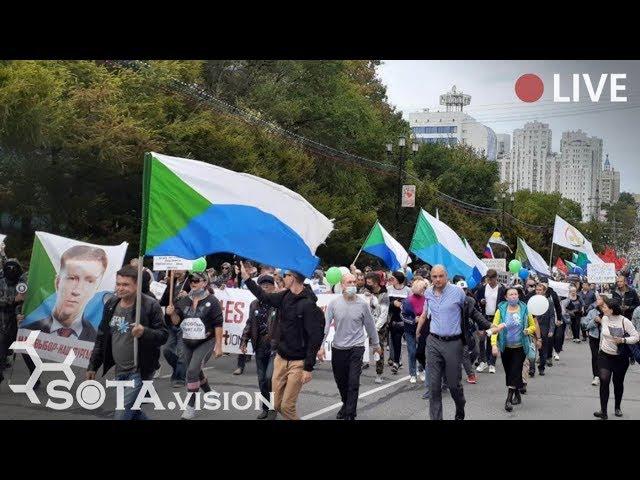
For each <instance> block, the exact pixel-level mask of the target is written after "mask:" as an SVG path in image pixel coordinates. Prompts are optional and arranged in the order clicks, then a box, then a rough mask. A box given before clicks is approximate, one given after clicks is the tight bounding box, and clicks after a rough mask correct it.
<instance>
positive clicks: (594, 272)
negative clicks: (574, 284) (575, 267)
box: [587, 263, 616, 283]
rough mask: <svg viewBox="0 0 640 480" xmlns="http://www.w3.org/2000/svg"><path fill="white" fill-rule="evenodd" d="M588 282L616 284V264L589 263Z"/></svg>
mask: <svg viewBox="0 0 640 480" xmlns="http://www.w3.org/2000/svg"><path fill="white" fill-rule="evenodd" d="M587 280H588V281H589V283H616V265H615V263H589V264H588V265H587Z"/></svg>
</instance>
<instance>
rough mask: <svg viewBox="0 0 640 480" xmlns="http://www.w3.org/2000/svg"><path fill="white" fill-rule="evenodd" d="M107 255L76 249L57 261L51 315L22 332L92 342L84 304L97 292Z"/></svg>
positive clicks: (92, 332)
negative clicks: (27, 330) (54, 296)
mask: <svg viewBox="0 0 640 480" xmlns="http://www.w3.org/2000/svg"><path fill="white" fill-rule="evenodd" d="M107 265H108V258H107V254H106V252H105V251H104V250H103V249H101V248H98V247H91V246H88V245H75V246H73V247H71V248H69V249H68V250H66V251H65V252H64V253H63V254H62V256H61V257H60V271H59V273H58V275H57V276H56V280H55V287H56V303H55V305H54V307H53V311H52V312H51V315H49V316H48V317H45V318H43V319H41V320H38V321H35V322H33V323H30V324H28V325H25V328H28V329H30V330H41V331H42V332H43V333H49V334H52V335H58V336H60V337H66V338H76V339H78V340H85V341H88V342H93V341H95V339H96V328H95V327H94V326H93V325H92V324H91V322H89V321H88V320H86V319H85V318H84V316H83V314H84V310H85V307H86V306H87V303H88V302H89V300H91V298H93V296H94V295H95V294H96V293H97V292H98V288H99V286H100V284H101V282H102V277H103V276H104V273H105V271H106V270H107Z"/></svg>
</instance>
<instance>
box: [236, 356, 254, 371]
mask: <svg viewBox="0 0 640 480" xmlns="http://www.w3.org/2000/svg"><path fill="white" fill-rule="evenodd" d="M247 361H251V355H243V354H242V353H241V354H239V355H238V365H237V367H238V368H240V369H242V370H244V367H245V365H246V364H247Z"/></svg>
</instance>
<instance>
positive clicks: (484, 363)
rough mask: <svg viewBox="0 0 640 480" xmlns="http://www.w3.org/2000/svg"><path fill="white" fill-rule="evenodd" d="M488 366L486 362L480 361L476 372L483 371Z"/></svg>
mask: <svg viewBox="0 0 640 480" xmlns="http://www.w3.org/2000/svg"><path fill="white" fill-rule="evenodd" d="M488 366H489V365H487V364H486V362H480V365H478V366H477V367H476V372H484V371H485V370H486V369H487V367H488Z"/></svg>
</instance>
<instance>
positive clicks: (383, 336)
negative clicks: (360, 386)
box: [376, 325, 393, 375]
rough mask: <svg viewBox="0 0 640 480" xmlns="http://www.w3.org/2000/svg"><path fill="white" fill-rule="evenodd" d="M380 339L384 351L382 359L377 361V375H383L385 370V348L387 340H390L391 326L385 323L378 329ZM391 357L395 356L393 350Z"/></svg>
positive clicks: (381, 355)
mask: <svg viewBox="0 0 640 480" xmlns="http://www.w3.org/2000/svg"><path fill="white" fill-rule="evenodd" d="M378 339H379V340H380V348H381V349H382V353H381V354H380V359H379V360H378V361H377V362H376V375H382V372H384V350H385V347H386V346H387V342H388V341H389V327H388V325H385V326H384V327H382V328H381V329H380V330H378ZM389 357H393V355H391V352H389Z"/></svg>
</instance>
